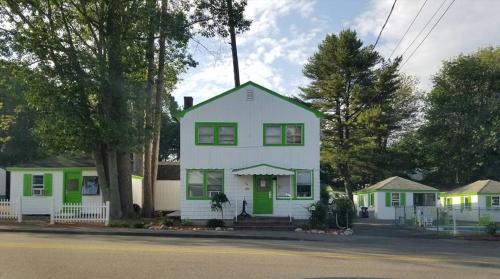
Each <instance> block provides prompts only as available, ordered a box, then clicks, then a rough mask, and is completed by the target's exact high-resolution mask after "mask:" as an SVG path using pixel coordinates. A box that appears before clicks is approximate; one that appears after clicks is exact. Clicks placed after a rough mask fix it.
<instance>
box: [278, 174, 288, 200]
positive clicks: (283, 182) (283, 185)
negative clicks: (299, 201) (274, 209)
mask: <svg viewBox="0 0 500 279" xmlns="http://www.w3.org/2000/svg"><path fill="white" fill-rule="evenodd" d="M291 186H292V176H290V175H279V176H278V179H277V185H276V187H277V190H276V197H277V198H284V199H289V198H290V197H291V195H292V193H291V190H292V187H291Z"/></svg>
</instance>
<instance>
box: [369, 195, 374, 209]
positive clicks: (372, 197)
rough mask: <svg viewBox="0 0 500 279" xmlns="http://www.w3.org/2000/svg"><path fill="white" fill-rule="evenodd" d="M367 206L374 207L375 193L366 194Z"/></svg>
mask: <svg viewBox="0 0 500 279" xmlns="http://www.w3.org/2000/svg"><path fill="white" fill-rule="evenodd" d="M368 206H375V193H370V194H368Z"/></svg>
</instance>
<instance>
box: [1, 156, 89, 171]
mask: <svg viewBox="0 0 500 279" xmlns="http://www.w3.org/2000/svg"><path fill="white" fill-rule="evenodd" d="M38 168H41V169H43V168H95V162H94V159H92V157H91V156H86V155H71V156H61V155H58V156H50V157H46V158H43V159H38V160H32V161H29V162H25V163H19V164H16V165H13V166H11V167H8V168H7V170H15V169H38Z"/></svg>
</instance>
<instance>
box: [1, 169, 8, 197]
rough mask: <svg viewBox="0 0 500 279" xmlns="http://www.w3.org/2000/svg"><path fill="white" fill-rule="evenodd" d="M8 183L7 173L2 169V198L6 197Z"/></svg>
mask: <svg viewBox="0 0 500 279" xmlns="http://www.w3.org/2000/svg"><path fill="white" fill-rule="evenodd" d="M6 183H7V172H6V171H5V170H4V169H0V197H1V196H5V194H6V193H5V191H6Z"/></svg>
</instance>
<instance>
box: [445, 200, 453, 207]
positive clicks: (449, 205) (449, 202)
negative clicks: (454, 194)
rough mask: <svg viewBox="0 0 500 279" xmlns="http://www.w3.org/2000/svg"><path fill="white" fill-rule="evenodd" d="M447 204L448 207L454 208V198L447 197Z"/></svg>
mask: <svg viewBox="0 0 500 279" xmlns="http://www.w3.org/2000/svg"><path fill="white" fill-rule="evenodd" d="M446 206H447V207H448V208H452V207H453V198H446Z"/></svg>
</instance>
